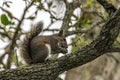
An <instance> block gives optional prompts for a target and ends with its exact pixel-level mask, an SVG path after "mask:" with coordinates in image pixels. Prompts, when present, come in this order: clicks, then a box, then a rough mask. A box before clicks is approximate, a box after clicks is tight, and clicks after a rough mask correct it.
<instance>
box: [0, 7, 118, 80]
mask: <svg viewBox="0 0 120 80" xmlns="http://www.w3.org/2000/svg"><path fill="white" fill-rule="evenodd" d="M119 29H120V9H119V10H118V11H117V12H116V13H115V14H114V15H113V16H112V17H111V18H110V19H109V20H108V21H107V22H106V24H105V25H104V27H103V29H102V30H101V33H100V35H99V36H98V37H97V38H96V39H95V40H94V41H93V42H92V43H91V44H90V45H88V46H86V47H84V48H82V49H80V50H77V51H76V52H74V53H71V54H68V55H66V56H63V57H61V58H59V59H56V60H53V61H49V62H47V63H42V64H37V65H32V66H28V67H23V68H18V69H14V70H5V71H1V72H0V79H12V80H14V79H15V80H17V79H20V80H22V79H30V80H31V79H33V80H36V79H38V80H55V79H56V78H57V76H58V75H59V74H61V73H63V72H64V71H67V70H69V69H72V68H75V67H78V66H80V65H83V64H85V63H88V62H90V61H92V60H94V59H96V58H97V57H99V56H101V55H103V54H104V53H105V52H106V50H108V49H109V48H110V47H111V46H112V44H113V42H114V41H115V39H116V37H117V36H118V34H119Z"/></svg>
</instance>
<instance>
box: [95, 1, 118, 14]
mask: <svg viewBox="0 0 120 80" xmlns="http://www.w3.org/2000/svg"><path fill="white" fill-rule="evenodd" d="M97 1H98V2H99V3H100V4H101V5H102V6H103V7H104V8H105V10H106V11H107V13H108V14H109V15H110V16H111V15H112V13H114V12H115V11H116V10H117V9H116V8H115V7H114V6H113V5H112V4H111V3H109V2H107V0H97Z"/></svg>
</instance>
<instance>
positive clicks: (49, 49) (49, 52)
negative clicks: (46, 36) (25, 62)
mask: <svg viewBox="0 0 120 80" xmlns="http://www.w3.org/2000/svg"><path fill="white" fill-rule="evenodd" d="M45 46H46V47H47V48H48V56H47V58H46V60H47V59H49V58H51V46H50V44H45Z"/></svg>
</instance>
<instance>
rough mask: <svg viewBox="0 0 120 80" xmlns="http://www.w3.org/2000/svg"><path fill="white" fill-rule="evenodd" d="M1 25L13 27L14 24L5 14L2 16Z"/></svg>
mask: <svg viewBox="0 0 120 80" xmlns="http://www.w3.org/2000/svg"><path fill="white" fill-rule="evenodd" d="M1 23H2V24H3V25H13V24H14V23H13V22H11V21H9V19H8V17H7V16H6V15H5V14H2V15H1Z"/></svg>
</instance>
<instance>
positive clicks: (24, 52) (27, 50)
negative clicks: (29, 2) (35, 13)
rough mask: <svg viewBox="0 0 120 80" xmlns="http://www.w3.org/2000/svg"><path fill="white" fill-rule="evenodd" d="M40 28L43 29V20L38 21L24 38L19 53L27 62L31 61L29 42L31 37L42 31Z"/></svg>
mask: <svg viewBox="0 0 120 80" xmlns="http://www.w3.org/2000/svg"><path fill="white" fill-rule="evenodd" d="M42 29H43V22H39V23H38V24H36V25H35V26H34V27H33V28H32V29H31V31H30V32H28V33H27V34H26V36H25V39H24V41H23V43H22V46H21V54H22V57H23V58H24V60H25V62H26V63H27V64H31V63H32V55H31V47H30V43H31V41H32V39H33V38H34V37H36V36H37V35H38V34H39V33H40V32H41V31H42Z"/></svg>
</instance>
